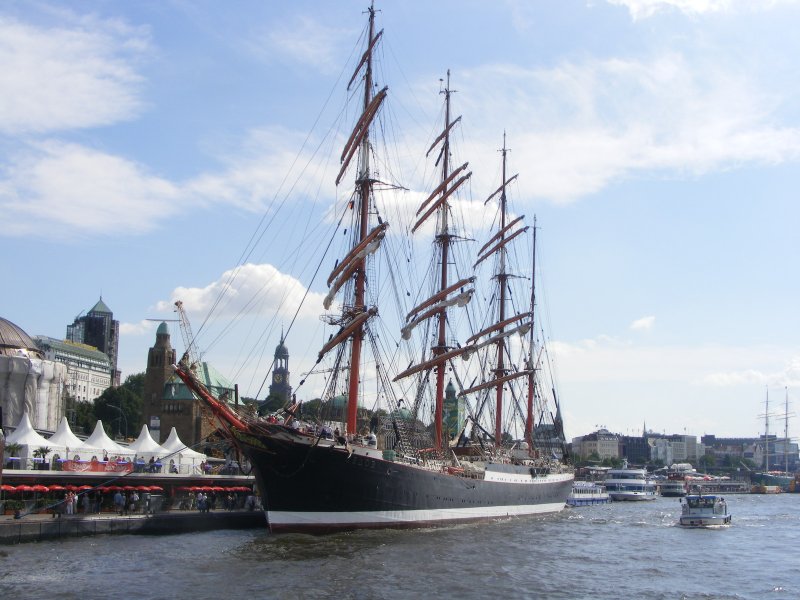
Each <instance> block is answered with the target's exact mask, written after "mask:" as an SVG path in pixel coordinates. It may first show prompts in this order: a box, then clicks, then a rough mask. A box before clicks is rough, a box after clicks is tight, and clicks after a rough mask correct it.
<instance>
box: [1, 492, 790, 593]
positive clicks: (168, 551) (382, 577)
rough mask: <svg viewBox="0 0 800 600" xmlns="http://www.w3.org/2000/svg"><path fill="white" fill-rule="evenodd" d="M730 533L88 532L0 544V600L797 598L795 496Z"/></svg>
mask: <svg viewBox="0 0 800 600" xmlns="http://www.w3.org/2000/svg"><path fill="white" fill-rule="evenodd" d="M726 500H727V501H728V506H729V511H730V512H731V514H732V515H733V525H732V526H731V527H729V528H727V529H722V530H700V529H684V528H681V527H679V526H677V524H676V523H677V520H678V515H679V514H680V504H679V501H678V500H677V499H675V498H658V499H657V500H655V501H651V502H638V503H633V502H632V503H626V502H618V503H614V504H607V505H597V506H586V507H581V508H573V509H567V510H565V511H563V512H562V513H561V514H559V515H554V516H548V517H539V518H526V519H514V520H511V521H500V522H495V523H483V524H473V525H464V526H456V527H448V528H441V529H429V530H415V531H361V532H351V533H344V534H335V535H329V536H320V537H314V536H307V535H270V534H269V533H268V532H266V531H264V530H247V531H213V532H204V533H191V534H180V535H169V536H142V535H123V536H98V537H89V538H79V539H65V540H60V541H53V542H46V543H45V542H40V543H29V544H20V545H15V546H2V547H0V597H2V598H26V599H38V598H42V599H51V598H58V599H59V600H66V599H71V598H76V599H77V598H80V599H82V600H90V599H95V598H98V599H100V598H102V599H106V598H109V597H120V598H137V599H138V598H189V599H191V600H201V599H205V598H281V599H285V598H337V599H346V598H353V599H362V598H363V599H371V598H391V599H393V600H397V599H398V598H418V597H422V598H431V597H446V598H486V597H494V598H564V599H567V598H569V599H573V598H653V599H661V598H664V599H666V598H685V599H693V598H697V599H703V600H712V599H748V598H753V599H764V598H769V599H775V600H783V599H789V598H798V597H800V559H798V558H797V541H798V539H800V494H781V495H771V496H766V495H764V496H762V495H733V496H728V497H726Z"/></svg>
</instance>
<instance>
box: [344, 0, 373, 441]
mask: <svg viewBox="0 0 800 600" xmlns="http://www.w3.org/2000/svg"><path fill="white" fill-rule="evenodd" d="M374 37H375V7H374V6H372V5H370V7H369V38H368V39H369V42H370V47H369V48H368V49H367V59H366V67H365V70H364V111H365V112H366V111H367V109H368V108H369V106H370V102H372V46H373V45H374V44H373V40H374ZM359 153H360V156H359V161H360V173H359V176H358V180H357V181H356V185H357V187H358V191H357V192H356V198H357V203H356V206H355V207H354V210H356V211H357V214H358V240H357V241H356V244H358V243H360V242H361V241H362V240H363V239H364V238H366V237H367V234H368V228H369V202H370V196H371V195H372V177H371V176H370V170H369V134H367V135H365V136H364V137H363V139H362V140H361V150H360V152H359ZM355 280H356V281H355V292H354V298H353V307H352V308H353V310H354V311H355V312H363V311H365V310H366V306H365V303H364V294H365V290H366V269H365V268H364V262H363V261H362V263H361V266H360V267H359V268H358V269H357V270H356V273H355ZM363 339H364V326H363V324H362V325H360V326H359V327H358V328H357V329H356V330H355V331H354V332H353V341H352V344H351V347H350V382H349V388H348V393H347V432H348V433H350V434H354V433H356V418H357V414H358V388H359V378H360V375H361V344H362V341H363Z"/></svg>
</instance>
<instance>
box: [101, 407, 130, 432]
mask: <svg viewBox="0 0 800 600" xmlns="http://www.w3.org/2000/svg"><path fill="white" fill-rule="evenodd" d="M106 406H108V407H109V408H113V409H114V410H116V411H118V412H119V414H120V415H122V421H123V422H124V423H125V435H127V434H128V418H127V417H126V416H125V413H124V412H123V411H122V409H121V408H120V407H118V406H114V405H113V404H106ZM117 422H119V419H117ZM120 434H121V432H120V431H119V427H117V437H119V435H120Z"/></svg>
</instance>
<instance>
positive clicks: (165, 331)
mask: <svg viewBox="0 0 800 600" xmlns="http://www.w3.org/2000/svg"><path fill="white" fill-rule="evenodd" d="M156 335H169V328H168V327H167V324H166V323H165V322H164V321H162V322H161V325H159V326H158V329H156Z"/></svg>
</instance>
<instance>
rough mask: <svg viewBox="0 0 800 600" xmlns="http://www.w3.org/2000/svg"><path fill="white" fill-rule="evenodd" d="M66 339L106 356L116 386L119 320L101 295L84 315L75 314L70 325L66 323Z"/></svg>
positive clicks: (118, 376) (117, 377)
mask: <svg viewBox="0 0 800 600" xmlns="http://www.w3.org/2000/svg"><path fill="white" fill-rule="evenodd" d="M67 340H68V341H70V342H74V343H78V344H87V345H89V346H94V347H95V348H97V349H98V350H99V351H100V352H102V353H104V354H105V355H106V356H108V359H109V361H110V363H111V368H110V377H111V385H113V386H118V385H119V383H120V372H119V371H118V370H117V357H118V356H119V321H115V320H114V313H112V312H111V309H110V308H108V306H107V305H106V303H105V302H103V297H102V296H100V300H98V301H97V303H96V304H95V305H94V306H93V307H92V308H91V309H89V312H88V313H86V315H84V316H80V315H79V316H77V317H75V320H74V321H73V323H72V325H67Z"/></svg>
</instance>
